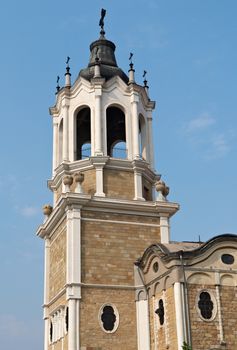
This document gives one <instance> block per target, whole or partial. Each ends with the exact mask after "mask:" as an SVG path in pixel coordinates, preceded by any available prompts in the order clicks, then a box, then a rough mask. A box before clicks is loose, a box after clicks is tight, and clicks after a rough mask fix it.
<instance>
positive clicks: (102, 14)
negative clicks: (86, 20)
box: [99, 8, 106, 37]
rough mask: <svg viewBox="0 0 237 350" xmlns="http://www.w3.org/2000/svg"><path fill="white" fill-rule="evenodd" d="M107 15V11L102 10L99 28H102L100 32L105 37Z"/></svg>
mask: <svg viewBox="0 0 237 350" xmlns="http://www.w3.org/2000/svg"><path fill="white" fill-rule="evenodd" d="M105 15H106V10H105V9H103V8H102V9H101V16H100V22H99V26H100V28H101V31H100V35H101V36H102V37H103V36H104V35H105V31H104V18H105Z"/></svg>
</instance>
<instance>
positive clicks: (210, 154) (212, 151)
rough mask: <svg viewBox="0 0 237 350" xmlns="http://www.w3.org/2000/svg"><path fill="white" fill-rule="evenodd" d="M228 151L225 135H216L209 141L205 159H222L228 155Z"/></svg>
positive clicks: (228, 145)
mask: <svg viewBox="0 0 237 350" xmlns="http://www.w3.org/2000/svg"><path fill="white" fill-rule="evenodd" d="M230 149H231V147H230V144H229V137H227V134H223V133H222V134H216V135H214V136H212V137H211V139H210V143H209V148H208V149H207V152H206V155H205V158H206V159H216V158H221V157H224V156H225V155H226V154H228V153H229V151H230Z"/></svg>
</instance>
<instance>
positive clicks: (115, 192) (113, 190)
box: [104, 168, 134, 199]
mask: <svg viewBox="0 0 237 350" xmlns="http://www.w3.org/2000/svg"><path fill="white" fill-rule="evenodd" d="M104 193H105V195H106V196H107V197H110V198H123V199H133V198H134V173H133V171H121V170H111V169H106V168H105V169H104Z"/></svg>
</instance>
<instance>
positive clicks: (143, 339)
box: [136, 299, 150, 350]
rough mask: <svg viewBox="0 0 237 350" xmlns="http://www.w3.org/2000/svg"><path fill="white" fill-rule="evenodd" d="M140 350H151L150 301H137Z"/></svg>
mask: <svg viewBox="0 0 237 350" xmlns="http://www.w3.org/2000/svg"><path fill="white" fill-rule="evenodd" d="M136 312H137V336H138V340H137V343H138V344H137V345H138V350H150V330H149V313H148V300H147V299H146V300H138V301H136Z"/></svg>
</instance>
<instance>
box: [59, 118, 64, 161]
mask: <svg viewBox="0 0 237 350" xmlns="http://www.w3.org/2000/svg"><path fill="white" fill-rule="evenodd" d="M58 145H59V150H58V165H59V164H60V163H62V161H63V119H62V120H61V122H60V124H59V128H58Z"/></svg>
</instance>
